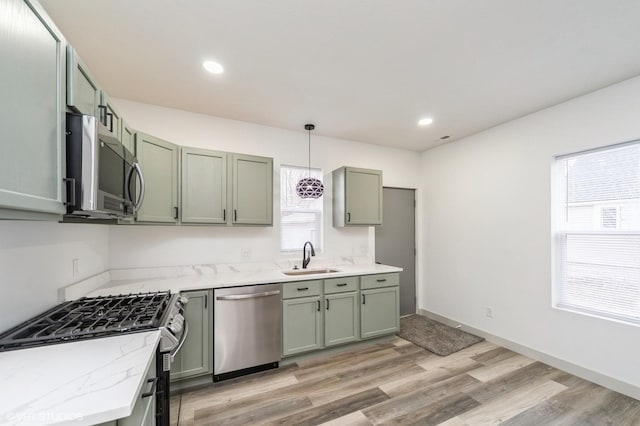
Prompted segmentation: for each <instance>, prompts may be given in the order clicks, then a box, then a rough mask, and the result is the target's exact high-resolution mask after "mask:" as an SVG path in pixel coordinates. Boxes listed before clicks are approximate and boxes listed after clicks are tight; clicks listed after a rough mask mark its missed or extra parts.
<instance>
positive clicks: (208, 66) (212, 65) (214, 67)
mask: <svg viewBox="0 0 640 426" xmlns="http://www.w3.org/2000/svg"><path fill="white" fill-rule="evenodd" d="M202 66H203V67H204V69H205V70H207V71H209V72H210V73H211V74H222V73H223V72H224V68H223V67H222V65H220V64H219V63H218V62H216V61H204V62H203V63H202Z"/></svg>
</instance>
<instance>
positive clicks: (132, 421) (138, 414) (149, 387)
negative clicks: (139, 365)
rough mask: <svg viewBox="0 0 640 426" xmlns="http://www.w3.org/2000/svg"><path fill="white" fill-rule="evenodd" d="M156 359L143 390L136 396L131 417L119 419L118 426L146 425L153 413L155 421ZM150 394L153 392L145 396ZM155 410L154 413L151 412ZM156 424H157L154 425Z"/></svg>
mask: <svg viewBox="0 0 640 426" xmlns="http://www.w3.org/2000/svg"><path fill="white" fill-rule="evenodd" d="M156 376H157V374H156V358H155V357H154V358H153V360H152V362H151V364H150V365H149V369H148V370H147V374H146V375H145V378H144V382H142V389H140V392H139V393H138V395H136V399H135V404H134V406H133V410H132V411H131V414H130V415H129V417H125V418H123V419H118V421H117V424H118V426H141V425H144V424H145V421H148V420H145V419H146V418H147V417H148V415H149V413H150V412H151V414H152V416H151V417H152V418H154V420H155V407H156V395H155V386H156V384H155V380H154V379H155V378H156ZM149 392H153V393H152V394H151V395H145V394H148V393H149ZM151 410H153V411H151ZM154 424H155V423H154Z"/></svg>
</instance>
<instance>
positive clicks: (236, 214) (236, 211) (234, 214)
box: [233, 209, 238, 222]
mask: <svg viewBox="0 0 640 426" xmlns="http://www.w3.org/2000/svg"><path fill="white" fill-rule="evenodd" d="M233 221H234V222H237V221H238V210H236V209H233Z"/></svg>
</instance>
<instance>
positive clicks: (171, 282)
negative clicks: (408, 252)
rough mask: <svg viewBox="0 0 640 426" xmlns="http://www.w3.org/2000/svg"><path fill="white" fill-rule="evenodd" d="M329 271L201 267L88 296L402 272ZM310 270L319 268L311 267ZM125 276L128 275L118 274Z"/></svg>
mask: <svg viewBox="0 0 640 426" xmlns="http://www.w3.org/2000/svg"><path fill="white" fill-rule="evenodd" d="M330 268H332V269H336V270H338V272H331V273H323V274H312V275H302V276H288V275H285V274H284V273H283V271H284V270H281V269H258V270H245V271H232V270H228V269H225V270H223V271H219V270H218V271H216V270H215V269H213V268H212V269H206V266H201V267H199V268H198V269H197V271H198V272H197V273H195V274H189V275H178V276H173V277H170V278H141V277H139V278H132V279H116V280H111V281H108V282H106V283H105V284H103V285H102V286H100V288H98V289H95V290H93V291H90V292H89V293H88V294H86V296H88V297H95V296H108V295H115V294H128V293H143V292H152V291H166V290H169V291H171V292H172V293H179V292H182V291H189V290H205V289H216V288H224V287H238V286H246V285H255V284H273V283H286V282H295V281H307V280H319V279H326V278H339V277H348V276H354V275H371V274H385V273H391V272H400V271H402V268H397V267H395V266H388V265H379V264H357V265H339V266H331V267H330ZM309 269H316V268H314V267H313V266H311V267H310V268H309ZM118 275H119V276H126V274H122V273H120V274H118Z"/></svg>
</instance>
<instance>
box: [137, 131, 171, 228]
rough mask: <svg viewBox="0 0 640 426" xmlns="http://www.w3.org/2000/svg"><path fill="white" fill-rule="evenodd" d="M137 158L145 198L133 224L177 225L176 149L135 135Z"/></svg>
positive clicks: (146, 137) (148, 136)
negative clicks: (143, 183) (142, 179)
mask: <svg viewBox="0 0 640 426" xmlns="http://www.w3.org/2000/svg"><path fill="white" fill-rule="evenodd" d="M135 142H136V157H137V159H138V162H139V163H140V166H141V168H142V172H143V174H144V180H145V195H144V201H143V202H142V207H140V210H139V211H138V214H137V216H136V222H151V223H176V222H177V219H178V147H177V146H176V145H174V144H172V143H170V142H167V141H163V140H162V139H158V138H156V137H153V136H151V135H147V134H144V133H141V132H137V133H136V136H135Z"/></svg>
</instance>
